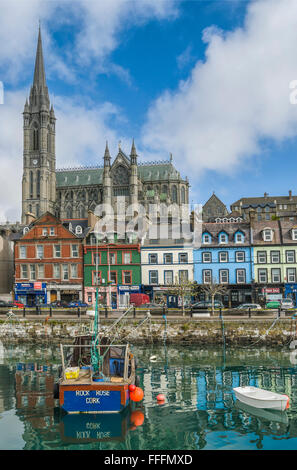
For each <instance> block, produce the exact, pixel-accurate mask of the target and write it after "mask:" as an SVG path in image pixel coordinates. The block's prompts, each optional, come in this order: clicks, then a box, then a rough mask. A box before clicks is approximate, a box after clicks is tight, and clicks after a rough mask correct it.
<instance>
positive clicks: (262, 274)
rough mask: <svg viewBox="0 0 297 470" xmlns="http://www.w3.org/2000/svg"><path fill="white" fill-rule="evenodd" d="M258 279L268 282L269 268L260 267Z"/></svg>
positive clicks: (261, 281)
mask: <svg viewBox="0 0 297 470" xmlns="http://www.w3.org/2000/svg"><path fill="white" fill-rule="evenodd" d="M258 280H259V282H260V283H266V282H267V269H258Z"/></svg>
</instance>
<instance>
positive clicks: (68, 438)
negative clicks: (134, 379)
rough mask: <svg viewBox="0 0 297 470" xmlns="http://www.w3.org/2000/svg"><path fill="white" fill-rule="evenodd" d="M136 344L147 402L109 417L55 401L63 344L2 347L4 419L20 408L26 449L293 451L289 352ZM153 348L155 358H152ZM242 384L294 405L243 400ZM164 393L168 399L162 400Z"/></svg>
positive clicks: (296, 419)
mask: <svg viewBox="0 0 297 470" xmlns="http://www.w3.org/2000/svg"><path fill="white" fill-rule="evenodd" d="M134 349H135V354H136V355H137V357H138V364H139V365H140V366H141V367H139V370H138V374H139V375H140V379H141V383H140V386H141V387H142V388H143V389H144V400H143V402H141V404H137V407H136V409H135V404H134V407H133V406H132V407H131V408H128V409H127V410H126V412H125V413H122V414H112V415H109V416H107V415H98V414H97V415H84V414H82V415H65V414H62V413H61V412H60V409H59V407H58V402H57V400H54V398H53V386H54V382H55V381H56V380H57V376H58V367H59V351H58V348H57V349H55V348H53V349H50V350H46V351H44V350H36V349H28V348H25V349H23V350H7V351H5V354H4V357H3V361H2V365H0V418H1V414H2V413H4V412H6V411H8V410H15V413H16V415H17V416H18V418H19V420H20V421H21V422H22V423H23V424H24V433H23V436H22V437H23V440H24V446H23V448H24V449H63V448H70V449H122V450H124V449H135V450H136V449H151V450H154V449H156V450H157V449H160V450H161V449H163V450H164V449H166V450H167V449H185V450H186V449H219V448H220V449H231V448H232V449H262V448H263V449H271V448H276V447H277V448H279V449H280V448H286V449H289V448H291V449H294V448H296V442H297V441H296V437H297V396H296V393H297V392H296V382H297V369H296V367H295V366H293V365H291V364H290V361H289V353H288V352H286V351H270V352H269V351H265V350H263V351H251V350H250V351H248V350H246V351H242V350H232V351H231V350H230V351H226V352H225V356H224V363H222V356H221V351H220V350H215V349H213V350H205V351H196V350H195V349H194V348H173V347H171V348H168V350H165V349H164V348H154V350H153V351H152V350H151V349H149V348H140V347H138V348H134ZM152 353H154V354H155V355H157V358H158V360H157V362H154V363H151V362H150V360H149V358H150V356H151V355H152ZM20 358H21V360H22V362H20ZM32 361H34V362H32ZM244 385H254V386H258V387H261V388H266V389H269V390H272V391H275V392H278V393H284V394H287V395H288V396H289V397H290V408H289V409H288V410H287V411H286V412H283V413H280V412H279V413H278V412H273V411H269V410H255V409H253V408H251V407H248V406H247V405H243V404H241V403H239V402H237V401H236V400H235V397H234V394H233V391H232V389H233V387H237V386H244ZM160 393H162V394H164V395H165V398H166V400H165V403H164V404H161V405H160V404H158V402H157V400H156V397H157V395H158V394H160ZM13 398H14V399H13ZM1 423H2V420H1V419H0V433H1V434H2V433H5V429H4V428H2V427H1ZM1 434H0V435H1Z"/></svg>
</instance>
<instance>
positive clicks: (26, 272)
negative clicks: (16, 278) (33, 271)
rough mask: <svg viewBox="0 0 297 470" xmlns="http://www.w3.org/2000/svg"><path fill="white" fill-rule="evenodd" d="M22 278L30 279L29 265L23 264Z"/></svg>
mask: <svg viewBox="0 0 297 470" xmlns="http://www.w3.org/2000/svg"><path fill="white" fill-rule="evenodd" d="M21 278H22V279H28V265H27V264H21Z"/></svg>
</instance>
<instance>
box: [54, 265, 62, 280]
mask: <svg viewBox="0 0 297 470" xmlns="http://www.w3.org/2000/svg"><path fill="white" fill-rule="evenodd" d="M60 276H61V272H60V265H59V264H54V278H55V279H60Z"/></svg>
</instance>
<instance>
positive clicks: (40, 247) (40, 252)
mask: <svg viewBox="0 0 297 470" xmlns="http://www.w3.org/2000/svg"><path fill="white" fill-rule="evenodd" d="M36 257H37V258H39V259H42V258H43V245H37V247H36Z"/></svg>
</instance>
